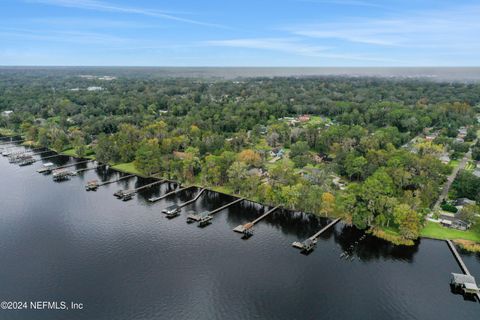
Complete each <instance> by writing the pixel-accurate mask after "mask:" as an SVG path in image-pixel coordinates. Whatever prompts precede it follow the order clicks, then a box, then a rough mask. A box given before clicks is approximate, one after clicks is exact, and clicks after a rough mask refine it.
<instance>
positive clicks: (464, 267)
mask: <svg viewBox="0 0 480 320" xmlns="http://www.w3.org/2000/svg"><path fill="white" fill-rule="evenodd" d="M446 241H447V244H448V247H449V248H450V251H452V253H453V256H454V257H455V260H457V262H458V264H459V265H460V269H462V271H463V273H464V274H466V275H467V276H471V274H470V271H469V270H468V268H467V266H466V265H465V263H464V262H463V259H462V257H461V256H460V254H459V253H458V251H457V248H455V245H454V244H453V242H452V241H451V240H446ZM475 295H476V296H477V299H478V301H479V302H480V293H476V294H475Z"/></svg>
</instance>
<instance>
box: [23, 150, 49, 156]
mask: <svg viewBox="0 0 480 320" xmlns="http://www.w3.org/2000/svg"><path fill="white" fill-rule="evenodd" d="M30 152H32V151H31V150H29V151H27V152H26V153H30ZM47 152H54V151H52V150H45V151H40V152H34V153H32V154H31V155H32V156H38V155H41V154H44V153H47Z"/></svg>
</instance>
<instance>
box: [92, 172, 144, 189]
mask: <svg viewBox="0 0 480 320" xmlns="http://www.w3.org/2000/svg"><path fill="white" fill-rule="evenodd" d="M132 177H135V175H134V174H129V175H127V176H123V177H120V178H118V179H114V180H110V181H105V182H100V183H99V184H98V185H97V186H98V187H101V186H106V185H107V184H111V183H115V182H119V181H122V180H125V179H129V178H132Z"/></svg>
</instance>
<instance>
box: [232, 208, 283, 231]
mask: <svg viewBox="0 0 480 320" xmlns="http://www.w3.org/2000/svg"><path fill="white" fill-rule="evenodd" d="M278 208H280V206H276V207H274V208H272V209H270V210H268V211H267V212H265V213H264V214H262V215H261V216H260V217H258V218H257V219H255V220H253V221H252V222H248V223H246V224H243V225H239V226H237V227H235V228H234V229H233V231H235V232H239V233H245V232H246V231H247V230H250V231H251V230H252V228H253V226H254V225H255V224H256V223H258V222H259V221H261V220H263V219H265V218H266V217H267V216H268V215H269V214H270V213H272V212H274V211H275V210H277V209H278Z"/></svg>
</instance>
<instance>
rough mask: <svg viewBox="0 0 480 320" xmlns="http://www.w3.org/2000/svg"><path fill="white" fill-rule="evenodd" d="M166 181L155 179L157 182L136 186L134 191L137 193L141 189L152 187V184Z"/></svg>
mask: <svg viewBox="0 0 480 320" xmlns="http://www.w3.org/2000/svg"><path fill="white" fill-rule="evenodd" d="M164 182H165V180H158V181H155V182H152V183H149V184H146V185H144V186H141V187H138V188H135V189H133V190H132V191H133V192H135V193H137V192H138V191H140V190H143V189H147V188H150V187H152V186H154V185H157V184H160V183H164Z"/></svg>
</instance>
